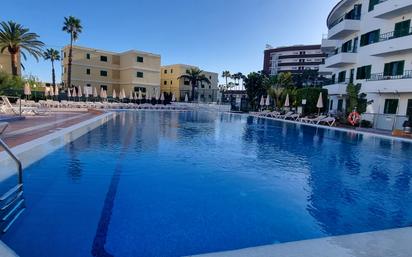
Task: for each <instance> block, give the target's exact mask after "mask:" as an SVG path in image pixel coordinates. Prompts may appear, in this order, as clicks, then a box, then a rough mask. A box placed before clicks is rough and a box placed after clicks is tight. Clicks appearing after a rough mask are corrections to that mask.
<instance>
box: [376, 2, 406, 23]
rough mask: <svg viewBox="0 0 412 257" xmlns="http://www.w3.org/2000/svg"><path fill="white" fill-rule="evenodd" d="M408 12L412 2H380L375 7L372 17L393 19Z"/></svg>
mask: <svg viewBox="0 0 412 257" xmlns="http://www.w3.org/2000/svg"><path fill="white" fill-rule="evenodd" d="M410 12H412V2H411V1H410V0H389V1H388V0H380V1H379V3H378V4H377V5H375V7H374V9H373V11H372V15H373V17H375V18H381V19H393V18H395V17H398V16H402V15H404V14H407V13H410Z"/></svg>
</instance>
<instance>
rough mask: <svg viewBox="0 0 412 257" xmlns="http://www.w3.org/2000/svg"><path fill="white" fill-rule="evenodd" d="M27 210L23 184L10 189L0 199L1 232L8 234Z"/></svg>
mask: <svg viewBox="0 0 412 257" xmlns="http://www.w3.org/2000/svg"><path fill="white" fill-rule="evenodd" d="M24 210H25V204H24V196H23V184H18V185H17V186H15V187H13V188H12V189H10V190H9V191H8V192H6V193H5V194H3V195H2V196H1V197H0V230H1V231H2V233H6V232H7V230H9V228H10V227H11V226H12V225H13V223H14V222H15V221H16V220H17V219H18V218H19V217H20V215H21V214H22V213H23V211H24Z"/></svg>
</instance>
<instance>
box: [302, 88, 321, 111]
mask: <svg viewBox="0 0 412 257" xmlns="http://www.w3.org/2000/svg"><path fill="white" fill-rule="evenodd" d="M321 92H322V98H323V108H322V109H321V110H320V111H321V112H325V111H327V110H328V90H327V89H323V88H315V87H310V88H301V89H298V90H297V92H296V100H297V103H298V105H302V100H303V99H306V105H305V108H304V112H305V113H318V108H317V107H316V104H317V103H318V99H319V94H320V93H321Z"/></svg>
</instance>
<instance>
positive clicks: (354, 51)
mask: <svg viewBox="0 0 412 257" xmlns="http://www.w3.org/2000/svg"><path fill="white" fill-rule="evenodd" d="M357 52H358V49H356V48H352V49H351V50H350V51H349V50H348V49H343V48H342V47H339V48H336V49H335V51H334V52H332V53H331V54H329V56H328V57H330V56H334V55H337V54H341V53H357Z"/></svg>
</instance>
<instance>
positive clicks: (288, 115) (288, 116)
mask: <svg viewBox="0 0 412 257" xmlns="http://www.w3.org/2000/svg"><path fill="white" fill-rule="evenodd" d="M292 115H293V112H287V113H286V114H285V115H279V116H278V117H277V118H278V119H283V120H286V119H287V118H290V116H292Z"/></svg>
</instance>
